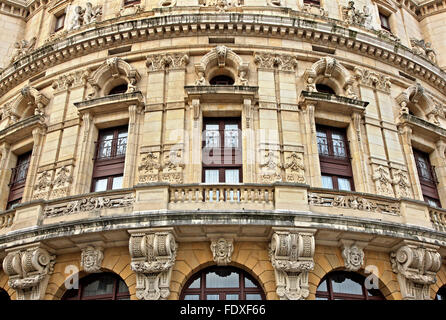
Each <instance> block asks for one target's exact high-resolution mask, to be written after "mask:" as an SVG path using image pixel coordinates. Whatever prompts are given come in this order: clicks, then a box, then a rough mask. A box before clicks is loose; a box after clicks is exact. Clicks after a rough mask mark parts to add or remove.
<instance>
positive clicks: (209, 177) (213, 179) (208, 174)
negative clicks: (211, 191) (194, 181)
mask: <svg viewBox="0 0 446 320" xmlns="http://www.w3.org/2000/svg"><path fill="white" fill-rule="evenodd" d="M204 182H205V183H218V182H219V170H209V169H207V170H205V171H204Z"/></svg>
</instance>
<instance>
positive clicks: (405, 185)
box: [392, 169, 412, 198]
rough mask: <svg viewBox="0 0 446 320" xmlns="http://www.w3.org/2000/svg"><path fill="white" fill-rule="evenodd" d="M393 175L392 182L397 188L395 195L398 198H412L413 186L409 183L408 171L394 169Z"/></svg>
mask: <svg viewBox="0 0 446 320" xmlns="http://www.w3.org/2000/svg"><path fill="white" fill-rule="evenodd" d="M392 175H393V179H392V184H393V186H394V188H395V196H396V197H397V198H412V191H411V190H412V188H411V185H410V183H409V176H408V174H407V172H405V171H402V170H400V169H394V170H393V172H392Z"/></svg>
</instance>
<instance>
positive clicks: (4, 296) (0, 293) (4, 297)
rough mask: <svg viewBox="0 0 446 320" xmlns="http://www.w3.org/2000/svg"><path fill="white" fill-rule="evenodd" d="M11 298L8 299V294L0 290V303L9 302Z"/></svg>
mask: <svg viewBox="0 0 446 320" xmlns="http://www.w3.org/2000/svg"><path fill="white" fill-rule="evenodd" d="M9 300H11V298H10V297H9V294H8V293H7V292H6V291H5V290H3V289H1V288H0V301H9Z"/></svg>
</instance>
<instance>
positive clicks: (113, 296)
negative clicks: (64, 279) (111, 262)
mask: <svg viewBox="0 0 446 320" xmlns="http://www.w3.org/2000/svg"><path fill="white" fill-rule="evenodd" d="M107 275H111V276H112V277H113V278H114V284H113V291H112V294H102V295H96V296H89V297H83V296H82V295H83V292H84V288H85V287H86V286H88V285H89V284H90V283H92V282H94V281H96V280H100V279H101V277H103V276H107ZM120 281H124V280H123V279H121V278H120V277H119V276H118V275H116V274H114V273H111V272H104V273H97V274H91V275H88V276H86V277H85V278H82V279H81V280H80V281H79V288H78V289H70V290H67V291H66V292H65V294H64V295H63V296H62V299H61V300H120V299H122V298H130V291H128V292H118V289H119V282H120ZM124 283H125V282H124ZM72 290H76V291H77V294H76V295H73V293H74V291H72ZM69 295H72V296H69Z"/></svg>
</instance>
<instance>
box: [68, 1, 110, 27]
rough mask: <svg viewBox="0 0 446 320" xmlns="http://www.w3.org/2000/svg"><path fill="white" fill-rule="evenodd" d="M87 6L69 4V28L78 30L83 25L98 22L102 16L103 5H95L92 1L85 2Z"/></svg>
mask: <svg viewBox="0 0 446 320" xmlns="http://www.w3.org/2000/svg"><path fill="white" fill-rule="evenodd" d="M85 6H86V7H85V8H83V7H81V6H77V5H73V6H68V8H67V18H66V21H67V30H68V31H71V30H77V29H79V28H80V27H82V26H86V25H89V24H90V23H93V22H98V21H100V20H101V17H102V6H95V7H93V5H92V4H91V3H90V2H87V3H86V4H85Z"/></svg>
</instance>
